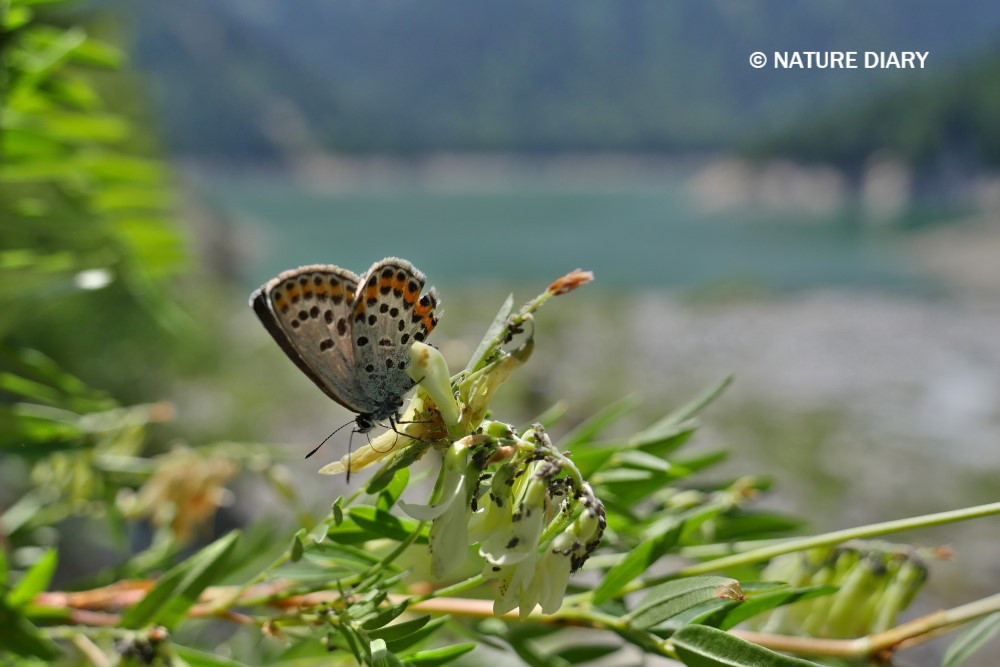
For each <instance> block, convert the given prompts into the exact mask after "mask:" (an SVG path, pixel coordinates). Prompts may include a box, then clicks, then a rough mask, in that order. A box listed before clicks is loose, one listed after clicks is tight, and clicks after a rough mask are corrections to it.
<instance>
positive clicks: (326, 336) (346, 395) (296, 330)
mask: <svg viewBox="0 0 1000 667" xmlns="http://www.w3.org/2000/svg"><path fill="white" fill-rule="evenodd" d="M357 286H358V277H357V276H356V275H355V274H354V273H352V272H351V271H347V270H346V269H341V268H340V267H337V266H327V265H312V266H302V267H299V268H297V269H292V270H290V271H285V272H283V273H281V274H279V275H278V277H276V278H274V279H272V280H270V281H268V282H267V283H266V284H265V285H264V286H263V287H261V288H260V289H259V290H257V291H256V292H254V293H253V294H252V295H250V306H251V307H252V308H253V310H254V312H255V313H256V314H257V317H258V318H260V321H261V322H262V323H263V324H264V327H265V328H266V329H267V331H268V333H270V334H271V336H272V337H273V338H274V340H275V341H276V342H277V343H278V345H279V346H281V349H282V350H284V351H285V354H287V355H288V358H289V359H291V360H292V361H293V362H295V365H296V366H298V367H299V370H301V371H302V372H303V373H305V374H306V376H308V377H309V379H310V380H312V381H313V382H314V383H315V384H316V386H317V387H319V388H320V389H322V390H323V392H324V393H325V394H326V395H327V396H329V397H330V398H332V399H333V400H335V401H336V402H337V403H340V404H341V405H343V406H344V407H345V408H347V409H348V410H352V411H354V412H357V413H362V414H365V413H370V412H371V411H372V409H373V407H374V406H373V405H372V403H371V401H370V400H369V399H368V398H367V395H366V393H365V391H364V389H363V388H362V387H361V386H359V384H358V382H357V375H356V373H355V370H354V366H355V363H354V345H353V344H352V341H351V309H352V307H353V303H354V296H355V293H356V291H357Z"/></svg>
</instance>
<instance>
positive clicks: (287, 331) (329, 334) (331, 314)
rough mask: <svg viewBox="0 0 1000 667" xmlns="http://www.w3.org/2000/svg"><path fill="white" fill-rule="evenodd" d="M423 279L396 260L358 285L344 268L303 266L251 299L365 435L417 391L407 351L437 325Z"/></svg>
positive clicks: (433, 298)
mask: <svg viewBox="0 0 1000 667" xmlns="http://www.w3.org/2000/svg"><path fill="white" fill-rule="evenodd" d="M425 280H426V278H425V276H424V274H423V273H421V272H420V271H418V270H417V268H416V267H414V266H413V265H412V264H410V263H409V262H407V261H406V260H405V259H399V258H398V257H386V258H385V259H383V260H381V261H378V262H375V264H373V265H372V267H371V268H370V269H368V271H366V272H365V273H364V275H362V276H361V277H360V278H359V277H358V276H357V275H355V274H354V273H352V272H351V271H348V270H347V269H342V268H340V267H339V266H333V265H322V264H314V265H310V266H300V267H299V268H297V269H291V270H289V271H285V272H283V273H280V274H278V276H277V277H276V278H273V279H271V280H269V281H268V282H266V283H265V284H264V285H263V286H262V287H261V288H260V289H258V290H256V291H255V292H254V293H253V294H251V295H250V307H251V308H253V310H254V312H255V313H256V314H257V317H258V318H260V321H261V322H262V323H263V324H264V328H265V329H267V331H268V333H270V334H271V336H272V337H273V338H274V340H275V341H276V342H277V343H278V345H279V346H280V347H281V349H282V350H284V351H285V354H287V355H288V358H289V359H291V360H292V361H293V362H295V365H296V366H298V367H299V370H300V371H302V372H303V373H305V374H306V376H307V377H308V378H309V379H310V380H312V381H313V382H314V383H315V384H316V386H317V387H319V388H320V389H322V390H323V392H324V393H325V394H326V395H327V396H329V397H330V398H332V399H333V400H335V401H336V402H337V403H340V404H341V405H343V406H344V407H345V408H347V409H348V410H351V411H352V412H355V413H357V417H356V418H355V424H356V429H355V430H356V431H357V432H360V433H368V432H369V431H371V430H372V429H373V428H374V427H375V424H376V423H377V422H379V421H383V420H386V419H388V420H389V423H390V425H393V427H394V424H395V422H398V421H399V419H400V416H399V411H400V409H401V408H402V407H403V396H404V395H405V394H406V392H408V391H409V390H410V389H412V388H413V386H414V384H416V383H415V382H414V381H413V379H412V378H411V377H410V376H409V374H408V373H407V371H406V369H407V367H408V366H409V365H410V347H411V346H412V345H413V343H414V342H416V341H423V340H425V339H426V338H427V336H428V335H430V333H431V331H433V330H434V327H436V326H437V323H438V320H437V316H436V315H435V314H434V309H435V308H436V307H437V305H438V297H437V292H436V291H435V290H434V288H433V287H432V288H431V289H429V290H428V291H427V293H426V294H424V295H422V296H421V294H420V292H421V290H423V287H424V282H425ZM317 449H319V448H318V447H317ZM315 451H316V450H313V452H311V453H310V454H309V455H310V456H311V455H312V453H314V452H315Z"/></svg>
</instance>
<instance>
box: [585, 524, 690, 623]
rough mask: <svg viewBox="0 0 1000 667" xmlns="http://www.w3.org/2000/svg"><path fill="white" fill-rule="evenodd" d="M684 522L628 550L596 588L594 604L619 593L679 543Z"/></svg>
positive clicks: (605, 600) (601, 602)
mask: <svg viewBox="0 0 1000 667" xmlns="http://www.w3.org/2000/svg"><path fill="white" fill-rule="evenodd" d="M683 527H684V522H683V521H682V520H680V519H678V520H677V522H676V523H675V524H674V525H673V526H672V527H670V528H667V529H665V530H664V531H662V532H661V533H659V534H657V535H653V536H652V537H649V538H647V539H646V540H644V541H643V542H642V543H640V544H639V546H637V547H636V548H635V549H632V550H631V551H629V552H628V555H626V556H625V558H624V559H623V560H622V561H621V562H620V563H618V564H617V565H615V566H614V567H612V568H611V569H610V570H608V572H607V574H606V575H604V578H603V579H601V583H600V584H598V585H597V588H595V589H594V594H593V599H594V604H603V603H604V602H607V601H608V600H610V599H611V598H613V597H614V596H615V595H617V594H618V593H619V592H620V591H621V590H622V589H623V588H625V586H626V585H628V583H629V582H630V581H632V580H633V579H635V578H636V577H638V576H639V575H641V574H642V573H643V572H645V571H646V570H647V569H648V568H649V566H650V565H652V564H653V563H655V562H656V561H657V560H659V558H660V556H662V555H663V554H665V553H666V552H667V550H668V549H670V548H671V547H672V546H674V545H675V544H677V540H678V539H679V538H680V535H681V530H682V528H683Z"/></svg>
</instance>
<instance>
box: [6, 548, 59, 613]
mask: <svg viewBox="0 0 1000 667" xmlns="http://www.w3.org/2000/svg"><path fill="white" fill-rule="evenodd" d="M58 562H59V554H58V552H57V551H56V550H55V549H46V550H45V553H43V554H42V556H41V557H40V558H39V559H38V560H37V561H35V563H34V564H33V565H32V566H31V567H30V568H28V571H27V572H25V573H24V576H22V577H21V580H20V581H18V582H17V585H16V586H14V588H13V589H12V590H11V592H10V595H8V596H7V602H8V603H9V604H10V605H11V606H14V607H21V606H23V605H25V604H27V603H29V602H31V601H32V600H34V599H35V596H36V595H38V594H39V593H41V592H42V591H44V590H45V589H46V588H48V586H49V583H50V582H51V581H52V575H53V574H55V572H56V563H58Z"/></svg>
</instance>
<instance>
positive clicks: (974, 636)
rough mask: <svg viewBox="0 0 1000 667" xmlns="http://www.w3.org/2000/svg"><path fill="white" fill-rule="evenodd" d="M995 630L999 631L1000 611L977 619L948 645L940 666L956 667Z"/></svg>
mask: <svg viewBox="0 0 1000 667" xmlns="http://www.w3.org/2000/svg"><path fill="white" fill-rule="evenodd" d="M997 632H1000V612H998V613H994V614H990V615H989V616H984V617H983V618H981V619H979V620H978V621H976V622H975V623H973V624H972V625H971V626H969V629H968V630H966V631H965V632H963V633H962V635H961V636H959V638H958V639H956V640H955V641H953V642H952V643H951V645H950V646H948V649H947V650H946V651H945V652H944V657H943V658H942V659H941V667H958V665H960V664H962V663H963V662H965V661H966V660H968V659H969V657H970V656H971V655H972V654H973V653H975V652H976V651H978V650H979V649H981V648H982V647H983V644H985V643H986V642H988V641H989V640H990V639H992V638H993V636H994V635H996V634H997Z"/></svg>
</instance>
